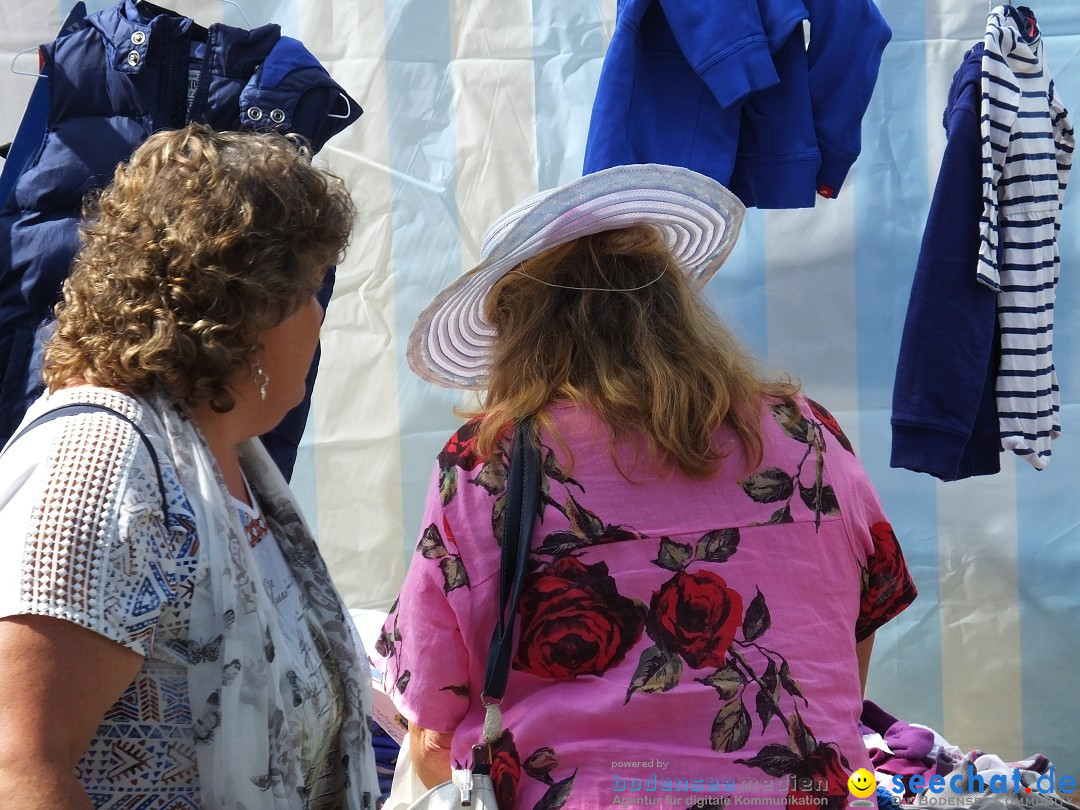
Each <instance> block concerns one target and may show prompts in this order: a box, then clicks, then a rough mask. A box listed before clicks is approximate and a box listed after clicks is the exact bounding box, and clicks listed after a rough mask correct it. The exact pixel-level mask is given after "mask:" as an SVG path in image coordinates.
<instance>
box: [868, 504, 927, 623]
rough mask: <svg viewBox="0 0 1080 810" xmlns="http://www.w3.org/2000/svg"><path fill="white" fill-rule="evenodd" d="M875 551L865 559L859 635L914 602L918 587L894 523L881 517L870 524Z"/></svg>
mask: <svg viewBox="0 0 1080 810" xmlns="http://www.w3.org/2000/svg"><path fill="white" fill-rule="evenodd" d="M870 535H871V536H872V537H873V538H874V551H873V553H872V554H871V555H870V556H869V557H868V558H867V560H866V584H865V586H864V588H863V593H862V601H861V603H860V605H859V621H858V624H857V625H856V627H855V636H856V638H860V639H862V638H865V637H866V636H867V635H869V633H870V631H872V630H874V629H876V628H878V627H880V626H881V625H882V624H884V623H885V622H886V621H888V620H889V619H891V618H892V617H893V616H895V615H896V614H897V613H899V612H900V611H901V610H903V608H904V607H906V606H907V605H908V604H910V603H911V601H912V600H913V599H914V598H915V596H916V594H917V591H916V590H915V584H914V583H913V582H912V581H911V575H910V574H909V573H908V569H907V564H906V563H905V562H904V554H903V552H902V551H901V550H900V543H899V542H898V541H897V539H896V534H895V533H894V532H893V528H892V526H890V525H889V523H888V522H886V521H884V520H883V521H880V522H879V523H875V524H874V525H873V526H871V527H870Z"/></svg>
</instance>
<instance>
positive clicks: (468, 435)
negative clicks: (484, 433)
mask: <svg viewBox="0 0 1080 810" xmlns="http://www.w3.org/2000/svg"><path fill="white" fill-rule="evenodd" d="M479 428H480V420H479V419H474V420H472V421H471V422H468V423H466V424H464V425H462V426H461V427H460V428H459V429H458V432H457V433H455V434H454V435H453V436H451V437H450V441H448V442H447V443H446V445H445V446H444V447H443V449H442V452H441V453H439V467H440V468H441V469H444V470H448V469H450V468H451V467H461V469H463V470H471V469H473V468H474V467H476V466H477V465H478V464H479V463H480V461H481V459H480V457H479V456H478V455H476V432H477V430H479Z"/></svg>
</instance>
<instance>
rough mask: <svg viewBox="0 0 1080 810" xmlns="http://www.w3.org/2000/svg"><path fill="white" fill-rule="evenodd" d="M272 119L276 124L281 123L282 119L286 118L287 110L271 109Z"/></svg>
mask: <svg viewBox="0 0 1080 810" xmlns="http://www.w3.org/2000/svg"><path fill="white" fill-rule="evenodd" d="M270 120H271V121H273V122H274V123H275V124H280V123H281V122H282V121H284V120H285V111H284V110H271V111H270Z"/></svg>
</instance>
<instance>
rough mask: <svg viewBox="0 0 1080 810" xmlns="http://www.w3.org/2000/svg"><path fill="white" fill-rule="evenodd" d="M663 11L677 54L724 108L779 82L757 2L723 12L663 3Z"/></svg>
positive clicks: (695, 2)
mask: <svg viewBox="0 0 1080 810" xmlns="http://www.w3.org/2000/svg"><path fill="white" fill-rule="evenodd" d="M660 7H661V8H662V10H663V14H664V17H665V18H666V19H667V24H668V26H670V28H671V32H672V34H673V35H674V37H675V41H676V42H677V43H678V45H679V50H681V51H682V54H683V56H684V57H685V59H686V61H687V62H688V63H689V64H690V67H691V68H692V69H693V71H694V73H696V74H697V75H698V76H700V77H701V80H702V81H703V82H704V83H705V85H706V86H707V87H708V88H709V91H710V92H711V93H712V95H713V97H714V98H715V99H716V101H717V103H718V104H719V105H720V106H721V107H725V108H726V107H730V106H732V105H734V104H736V103H738V102H739V101H742V99H744V98H745V97H746V95H747V94H748V93H750V92H752V91H754V90H760V89H762V88H765V87H770V86H772V85H774V84H776V83H777V82H778V81H779V80H780V78H779V76H778V75H777V73H776V67H775V66H774V65H773V61H772V54H771V53H770V51H769V40H768V38H767V36H766V32H765V28H764V26H763V24H762V21H761V14H760V12H759V10H758V5H757V2H756V0H737V2H733V3H728V4H725V8H724V9H723V11H722V12H721V11H718V7H717V4H716V3H715V2H712V0H660ZM647 21H648V15H646V18H645V20H643V23H644V22H647Z"/></svg>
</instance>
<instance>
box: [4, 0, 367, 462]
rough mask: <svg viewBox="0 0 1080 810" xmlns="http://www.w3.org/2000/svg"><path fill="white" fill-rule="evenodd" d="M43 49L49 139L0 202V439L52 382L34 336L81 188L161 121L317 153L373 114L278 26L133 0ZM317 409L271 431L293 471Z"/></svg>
mask: <svg viewBox="0 0 1080 810" xmlns="http://www.w3.org/2000/svg"><path fill="white" fill-rule="evenodd" d="M41 53H42V59H43V63H44V73H45V74H46V75H47V76H48V81H49V91H50V105H49V120H48V123H47V127H46V133H45V138H44V140H43V142H42V144H41V147H40V149H39V150H38V151H37V153H36V154H35V155H34V157H33V158H31V160H30V161H29V162H28V164H27V166H26V168H25V170H24V171H23V173H22V174H21V175H20V177H19V179H18V181H17V182H16V185H15V188H14V189H13V191H12V193H11V195H10V196H9V197H8V199H7V200H6V201H5V203H4V207H3V209H2V210H0V369H3V376H2V377H0V444H2V443H3V442H4V441H6V439H7V438H8V437H9V436H10V435H11V434H12V433H13V432H14V429H15V428H16V427H17V425H18V423H19V421H20V419H21V418H22V416H23V413H24V412H25V410H26V408H27V406H28V405H29V404H30V402H32V401H33V400H34V399H35V398H36V397H37V396H38V394H39V393H40V392H41V390H42V384H41V379H40V367H41V366H40V359H41V358H40V354H41V346H40V341H39V340H37V339H36V335H37V333H38V331H39V328H41V327H42V325H43V324H44V323H46V322H47V320H48V319H49V317H50V314H51V311H52V308H53V306H54V305H55V304H56V302H57V301H58V300H59V298H60V290H61V285H62V284H63V281H64V279H65V278H66V277H67V274H68V270H69V267H70V264H71V260H72V258H73V257H74V255H75V252H76V250H77V249H78V221H79V213H80V210H81V207H82V200H83V197H84V195H85V194H86V193H87V192H88V191H91V190H94V189H97V188H100V187H101V186H103V185H105V184H106V183H108V182H109V180H110V179H111V178H112V174H113V169H114V168H115V167H116V164H117V163H119V162H121V161H123V160H126V159H127V158H128V157H129V156H130V155H131V153H132V151H133V150H134V149H135V147H136V146H138V145H139V144H140V143H142V142H143V141H144V140H145V139H146V138H147V137H148V136H149V135H151V134H152V133H154V132H156V131H158V130H162V129H177V128H180V127H183V126H184V125H185V124H187V123H189V122H200V123H205V124H208V125H210V126H212V127H214V128H215V129H219V130H237V129H275V130H280V131H282V132H293V133H297V134H300V135H303V136H304V137H306V138H307V139H308V140H309V141H310V142H311V145H312V148H313V149H315V150H316V151H317V150H318V149H320V148H321V147H322V146H323V144H325V143H326V141H327V140H328V139H329V138H330V137H332V136H333V135H335V134H337V133H338V132H340V131H341V130H343V129H344V128H345V127H347V126H348V125H349V124H351V123H352V122H353V121H355V120H356V119H357V118H358V117H359V116H360V114H361V112H362V110H361V109H360V106H359V105H358V104H357V103H356V102H355V101H353V100H352V99H351V98H349V96H348V95H347V94H346V93H345V92H344V90H342V88H341V87H340V86H339V85H338V84H337V83H336V82H335V81H334V80H333V79H332V78H331V77H330V75H329V73H327V71H326V69H325V68H324V67H323V66H322V65H321V64H320V63H319V62H318V60H317V59H316V58H315V57H314V56H313V55H312V54H311V53H310V52H309V51H308V50H307V49H306V48H305V47H304V46H303V45H302V44H301V43H300V42H299V41H297V40H295V39H292V38H290V37H283V36H281V29H280V27H279V26H277V25H264V26H260V27H258V28H254V29H252V30H250V31H249V30H245V29H241V28H234V27H231V26H227V25H222V24H215V25H211V26H210V27H209V28H203V27H201V26H199V25H197V24H196V23H195V22H194V21H193V20H191V19H189V18H187V17H184V16H182V15H180V14H177V13H175V12H172V11H168V10H166V9H162V8H158V7H156V6H153V5H151V4H150V3H146V2H135V0H123V2H120V3H118V4H117V5H115V6H112V7H109V8H107V9H105V10H103V11H101V12H98V13H97V14H92V15H90V16H88V17H87V18H86V19H85V21H84V23H83V27H82V28H81V29H79V30H77V31H75V32H73V33H66V34H63V35H62V36H60V37H59V38H57V39H56V40H54V41H53V42H51V43H48V44H46V45H43V46H42V47H41ZM332 278H333V274H330V275H329V276H328V284H332V281H329V279H332ZM327 298H329V289H324V290H323V299H324V303H325V299H327ZM309 381H311V382H313V381H314V373H312V374H311V375H309ZM309 396H310V388H309ZM307 409H308V401H307V400H305V402H304V403H303V404H302V405H301V406H299V409H298V411H297V412H295V413H293V414H290V416H289V417H288V418H287V419H286V422H285V423H283V425H282V426H281V427H280V428H279V430H278V431H277V435H275V436H270V437H267V439H266V440H267V446H268V448H269V449H270V450H271V453H272V454H273V455H274V456H275V460H277V461H278V465H279V466H280V467H281V468H282V471H283V472H284V473H285V474H286V477H288V475H289V473H290V472H291V469H292V462H293V460H294V458H295V454H296V445H297V444H298V443H299V440H300V435H301V433H302V432H303V427H304V421H305V417H306V414H307Z"/></svg>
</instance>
